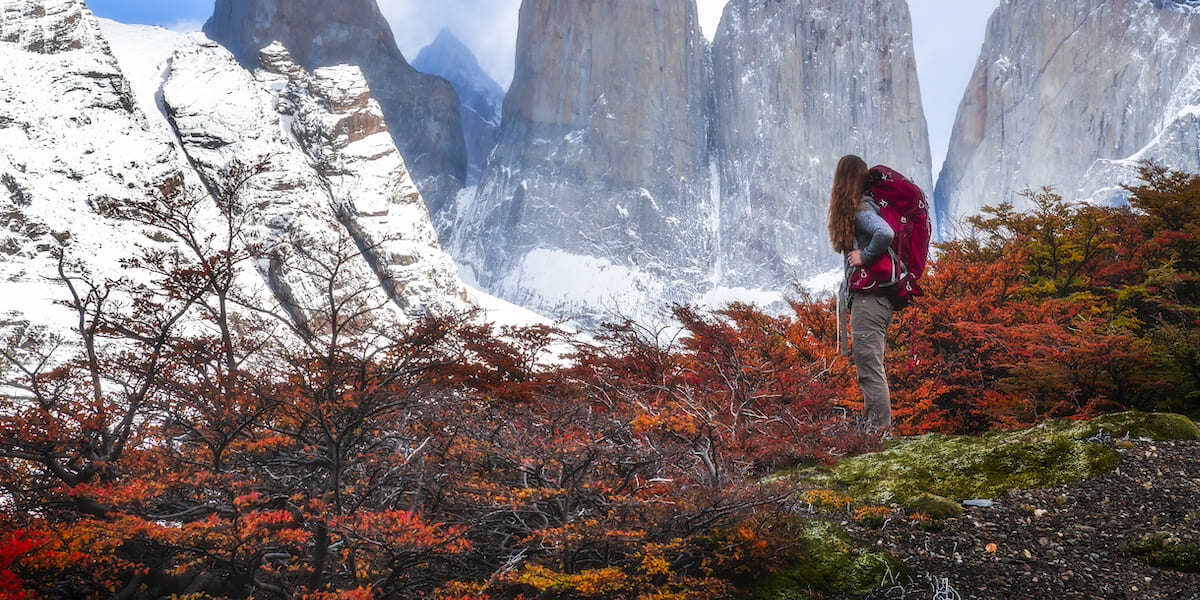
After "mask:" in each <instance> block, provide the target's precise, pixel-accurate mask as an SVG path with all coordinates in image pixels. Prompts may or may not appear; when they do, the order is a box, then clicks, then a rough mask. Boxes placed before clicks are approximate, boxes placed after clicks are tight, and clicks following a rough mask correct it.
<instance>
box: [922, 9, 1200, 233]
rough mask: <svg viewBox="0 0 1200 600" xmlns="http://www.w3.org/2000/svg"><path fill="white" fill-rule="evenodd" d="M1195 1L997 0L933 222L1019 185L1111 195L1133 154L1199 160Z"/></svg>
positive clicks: (1199, 51) (1177, 162)
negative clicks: (999, 1) (939, 217)
mask: <svg viewBox="0 0 1200 600" xmlns="http://www.w3.org/2000/svg"><path fill="white" fill-rule="evenodd" d="M1198 64H1200V10H1197V5H1196V2H1194V0H1188V1H1180V0H1065V1H1064V0H1037V1H1032V2H1030V1H1017V0H1004V1H1003V2H1002V3H1001V4H1000V7H999V8H998V9H997V10H996V12H995V13H994V14H993V15H992V18H991V20H990V22H989V23H988V31H987V37H986V39H985V42H984V47H983V50H982V52H981V54H980V57H979V62H978V64H977V66H976V68H975V73H974V75H973V77H972V79H971V83H970V85H969V87H968V89H967V93H966V95H965V97H964V98H963V102H962V105H961V106H960V107H959V112H958V117H957V121H956V123H955V127H954V134H953V137H952V139H951V144H950V151H949V154H948V156H947V159H946V165H945V167H944V169H943V171H942V175H941V177H940V178H939V181H938V184H937V189H936V192H935V205H936V208H937V212H938V214H939V215H940V216H941V217H942V218H941V221H942V225H943V226H942V233H943V234H944V235H946V234H952V233H953V224H954V223H956V222H959V221H961V219H963V218H964V217H967V216H970V215H972V214H975V213H976V212H978V210H979V208H980V207H982V206H984V205H995V204H998V203H1000V202H1002V201H1009V202H1012V203H1014V205H1015V206H1016V207H1017V208H1018V209H1022V208H1027V207H1028V206H1029V204H1028V202H1027V201H1026V200H1024V199H1023V198H1021V197H1020V195H1019V194H1020V192H1022V191H1024V190H1026V189H1038V188H1041V187H1042V186H1053V187H1055V188H1056V189H1057V190H1058V191H1059V192H1061V193H1064V194H1065V195H1067V196H1068V197H1077V198H1081V199H1091V200H1093V201H1096V202H1107V203H1112V202H1120V201H1122V199H1123V198H1124V193H1123V192H1122V191H1121V190H1120V189H1119V184H1120V183H1134V182H1135V179H1136V176H1135V175H1134V173H1133V167H1134V164H1135V163H1136V161H1138V160H1140V159H1143V158H1153V159H1156V160H1158V161H1160V162H1161V163H1163V164H1165V165H1167V166H1170V167H1174V168H1180V169H1191V170H1200V151H1198V148H1200V121H1197V117H1196V113H1197V111H1196V106H1197V105H1198V104H1200V103H1198V101H1197V100H1198V95H1200V85H1198V82H1197V65H1198Z"/></svg>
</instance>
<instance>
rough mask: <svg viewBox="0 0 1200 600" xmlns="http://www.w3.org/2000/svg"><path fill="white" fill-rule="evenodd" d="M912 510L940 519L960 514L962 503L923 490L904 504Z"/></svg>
mask: <svg viewBox="0 0 1200 600" xmlns="http://www.w3.org/2000/svg"><path fill="white" fill-rule="evenodd" d="M905 507H906V508H908V509H909V510H910V511H912V512H918V513H921V514H923V515H925V516H927V517H929V518H930V519H934V520H941V519H947V518H950V517H957V516H958V515H961V514H962V510H963V509H962V505H961V504H959V503H957V502H955V501H953V500H951V499H949V498H943V497H942V496H938V495H936V494H930V493H929V492H925V493H923V494H918V495H917V497H915V498H913V499H912V500H909V501H908V503H907V504H906V505H905Z"/></svg>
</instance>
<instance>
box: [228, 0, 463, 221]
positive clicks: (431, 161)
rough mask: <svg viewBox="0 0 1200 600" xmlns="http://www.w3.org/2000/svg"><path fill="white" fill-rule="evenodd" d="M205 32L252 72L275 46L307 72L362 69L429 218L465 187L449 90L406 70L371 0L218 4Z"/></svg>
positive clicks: (263, 0)
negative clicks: (261, 56)
mask: <svg viewBox="0 0 1200 600" xmlns="http://www.w3.org/2000/svg"><path fill="white" fill-rule="evenodd" d="M204 32H205V33H206V34H207V35H208V36H209V37H210V38H212V39H213V40H215V41H217V42H219V43H220V44H222V45H224V46H225V47H226V48H228V49H229V50H230V51H231V52H233V54H234V55H235V56H236V57H237V58H238V60H239V61H241V62H242V64H243V65H246V66H248V67H251V68H253V67H254V66H255V65H256V64H257V60H258V52H259V51H260V50H262V49H263V48H265V47H267V46H269V45H270V44H271V43H273V42H279V43H281V44H283V46H284V47H285V48H287V49H288V51H289V52H290V53H291V55H292V56H293V57H294V58H295V60H296V62H297V64H299V65H300V66H301V67H303V68H304V69H306V70H309V71H312V70H314V69H318V68H321V67H329V66H336V65H352V66H357V67H359V69H361V70H362V73H363V75H364V77H365V78H366V82H367V85H369V86H370V88H371V90H372V95H373V97H374V98H375V99H376V100H377V101H378V102H379V104H380V106H381V108H382V109H383V113H384V116H385V117H386V119H387V122H388V124H389V131H390V132H391V136H392V140H393V141H394V142H395V144H396V147H397V148H398V149H399V150H400V154H401V155H402V156H404V157H405V158H406V160H407V162H408V164H409V168H410V169H412V173H413V176H414V178H415V180H416V183H417V187H418V188H419V189H420V190H421V193H422V195H423V196H424V198H425V200H426V202H427V203H428V204H429V209H430V211H431V212H435V213H436V212H438V211H439V210H441V208H442V207H443V206H445V205H447V204H448V203H449V202H450V201H451V200H452V199H453V198H454V196H455V194H457V192H458V190H459V189H460V188H461V187H462V185H463V183H464V182H465V181H466V175H467V149H466V145H465V142H464V141H463V131H462V123H461V121H460V116H459V100H458V96H457V94H455V92H454V88H453V87H452V86H451V85H450V84H449V83H448V82H446V81H445V80H443V79H441V78H440V77H435V76H432V75H425V74H422V73H419V72H418V71H417V70H416V69H414V68H412V66H410V65H409V64H408V62H407V61H406V60H405V58H404V56H403V55H402V54H401V53H400V50H399V49H398V48H397V47H396V41H395V38H394V37H393V34H392V30H391V27H390V25H389V24H388V22H387V20H386V19H385V18H384V17H383V14H382V13H381V12H380V10H379V6H378V5H377V4H376V2H375V0H217V3H216V7H215V9H214V12H213V16H212V18H210V19H209V20H208V22H207V23H205V25H204Z"/></svg>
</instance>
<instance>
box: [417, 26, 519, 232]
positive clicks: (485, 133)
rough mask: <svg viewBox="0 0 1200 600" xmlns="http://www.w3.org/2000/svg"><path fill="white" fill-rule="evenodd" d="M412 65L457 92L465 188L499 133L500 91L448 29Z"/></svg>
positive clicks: (476, 177) (479, 170)
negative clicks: (463, 143)
mask: <svg viewBox="0 0 1200 600" xmlns="http://www.w3.org/2000/svg"><path fill="white" fill-rule="evenodd" d="M412 65H413V68H415V69H416V70H418V71H420V72H422V73H428V74H430V75H437V76H439V77H441V78H443V79H445V80H446V81H449V82H450V85H453V86H454V91H456V92H458V98H459V101H460V102H462V108H461V109H460V114H461V115H462V126H463V137H464V138H465V140H466V144H467V185H475V184H476V183H478V181H479V176H480V174H481V173H482V172H483V165H484V162H485V161H486V160H487V155H488V153H489V152H491V151H492V147H493V146H495V145H496V136H497V135H498V134H499V132H500V114H501V110H502V109H503V106H504V89H503V88H501V87H500V84H498V83H496V81H495V80H493V79H492V78H491V76H490V75H488V74H487V73H486V72H485V71H484V70H483V68H482V67H480V66H479V61H478V60H477V59H476V58H475V55H474V54H473V53H472V52H471V50H470V49H469V48H467V47H466V46H465V45H463V43H462V42H461V41H459V40H458V38H456V37H454V34H453V33H450V30H448V29H443V30H442V31H441V32H439V33H438V36H437V38H435V39H434V40H433V43H431V44H429V45H428V46H426V47H425V48H423V49H422V50H421V52H420V53H418V54H417V58H416V59H414V60H413V63H412ZM435 219H436V216H435Z"/></svg>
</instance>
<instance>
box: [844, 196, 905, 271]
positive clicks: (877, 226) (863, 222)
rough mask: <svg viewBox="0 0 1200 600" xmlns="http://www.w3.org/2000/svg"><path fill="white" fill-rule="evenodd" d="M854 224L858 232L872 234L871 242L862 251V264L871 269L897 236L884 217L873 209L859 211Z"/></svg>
mask: <svg viewBox="0 0 1200 600" xmlns="http://www.w3.org/2000/svg"><path fill="white" fill-rule="evenodd" d="M854 224H855V227H857V228H858V231H865V232H868V233H870V234H871V242H870V243H868V244H867V247H866V248H863V249H862V264H863V266H864V267H869V266H871V265H873V264H875V261H877V260H879V257H881V256H883V255H884V253H885V252H887V249H888V246H891V245H892V238H893V237H895V235H896V234H895V233H894V232H893V231H892V227H891V226H890V225H888V223H887V221H884V220H883V217H881V216H879V213H877V212H875V211H874V210H873V209H871V208H866V209H863V210H860V211H858V213H857V214H856V215H855V222H854Z"/></svg>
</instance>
